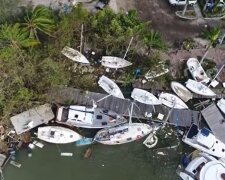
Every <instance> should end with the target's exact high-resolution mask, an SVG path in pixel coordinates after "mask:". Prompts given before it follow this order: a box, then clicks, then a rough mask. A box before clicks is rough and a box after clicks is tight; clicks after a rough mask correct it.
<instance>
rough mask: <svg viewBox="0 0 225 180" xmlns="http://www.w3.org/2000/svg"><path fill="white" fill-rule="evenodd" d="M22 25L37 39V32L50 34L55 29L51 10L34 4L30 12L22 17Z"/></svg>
mask: <svg viewBox="0 0 225 180" xmlns="http://www.w3.org/2000/svg"><path fill="white" fill-rule="evenodd" d="M24 20H25V23H24V25H25V26H26V27H27V28H28V30H29V31H30V37H34V38H36V39H37V40H38V41H39V37H38V32H42V33H44V34H47V35H49V36H52V32H53V31H54V29H55V21H54V18H53V16H52V12H51V11H50V10H49V9H48V8H47V7H45V6H36V7H35V9H33V11H32V12H31V13H28V14H27V16H26V17H25V18H24Z"/></svg>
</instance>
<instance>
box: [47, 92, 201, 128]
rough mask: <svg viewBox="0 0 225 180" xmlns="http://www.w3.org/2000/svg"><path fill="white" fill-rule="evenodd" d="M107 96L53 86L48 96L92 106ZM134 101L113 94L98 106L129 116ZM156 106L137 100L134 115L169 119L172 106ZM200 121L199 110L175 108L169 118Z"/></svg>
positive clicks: (183, 122)
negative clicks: (151, 115)
mask: <svg viewBox="0 0 225 180" xmlns="http://www.w3.org/2000/svg"><path fill="white" fill-rule="evenodd" d="M105 96H106V94H101V93H95V92H89V91H82V90H79V89H75V88H53V89H51V90H50V92H49V96H48V97H49V101H55V102H57V103H62V104H68V102H69V103H70V104H79V105H85V106H92V103H93V101H92V100H95V101H98V100H99V99H101V98H103V97H105ZM132 102H134V101H132V100H131V99H119V98H116V97H113V96H109V97H108V98H105V99H103V100H101V101H100V102H98V103H97V105H98V107H101V108H105V109H109V110H112V111H115V112H116V113H118V114H120V115H122V116H125V117H128V116H129V112H128V108H129V107H131V103H132ZM154 108H155V112H154ZM154 108H153V106H152V105H146V104H142V103H139V102H135V105H134V109H133V114H132V117H133V118H137V119H145V120H148V119H149V118H147V117H146V115H145V114H146V113H147V114H149V113H152V114H153V120H157V121H160V119H157V118H156V117H157V115H158V114H159V113H160V114H163V115H164V117H163V119H162V121H165V120H167V115H168V113H169V111H170V108H168V107H166V106H163V105H157V106H155V107H154ZM198 122H199V112H198V111H192V110H180V109H173V110H172V112H171V114H170V116H169V119H168V123H169V124H172V125H178V126H183V127H189V126H191V124H192V123H196V124H198Z"/></svg>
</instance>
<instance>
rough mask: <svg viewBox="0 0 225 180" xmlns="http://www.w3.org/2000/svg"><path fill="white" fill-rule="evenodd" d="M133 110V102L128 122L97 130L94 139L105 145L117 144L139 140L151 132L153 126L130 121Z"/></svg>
mask: <svg viewBox="0 0 225 180" xmlns="http://www.w3.org/2000/svg"><path fill="white" fill-rule="evenodd" d="M132 111H133V103H132V105H131V112H130V118H129V123H125V124H122V125H119V126H116V127H112V128H106V129H102V130H100V131H98V132H97V134H96V135H95V137H94V140H95V141H97V142H99V143H102V144H105V145H118V144H124V143H129V142H132V141H135V140H139V139H141V138H143V137H144V136H146V135H148V134H149V133H151V132H153V128H152V127H151V126H149V125H148V124H144V123H132V121H131V116H132Z"/></svg>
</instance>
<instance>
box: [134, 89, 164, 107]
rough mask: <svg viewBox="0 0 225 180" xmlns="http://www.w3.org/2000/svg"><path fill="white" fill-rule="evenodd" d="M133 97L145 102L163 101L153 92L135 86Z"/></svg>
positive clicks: (158, 102)
mask: <svg viewBox="0 0 225 180" xmlns="http://www.w3.org/2000/svg"><path fill="white" fill-rule="evenodd" d="M131 97H132V98H133V99H134V100H136V101H138V102H140V103H143V104H150V105H159V104H161V102H160V101H159V100H158V98H157V97H155V96H154V95H153V94H152V93H150V92H148V91H145V90H143V89H138V88H134V89H133V91H132V93H131Z"/></svg>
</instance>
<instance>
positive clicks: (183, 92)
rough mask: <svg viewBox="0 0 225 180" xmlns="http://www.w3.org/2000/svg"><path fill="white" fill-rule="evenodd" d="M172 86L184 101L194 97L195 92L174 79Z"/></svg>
mask: <svg viewBox="0 0 225 180" xmlns="http://www.w3.org/2000/svg"><path fill="white" fill-rule="evenodd" d="M170 86H171V89H172V90H173V92H175V93H176V94H177V95H178V96H179V97H180V98H181V99H182V100H183V101H184V102H187V101H189V100H190V99H192V97H193V94H192V93H191V92H190V91H189V90H188V89H187V88H186V87H185V86H183V85H182V84H180V83H178V82H175V81H172V82H171V84H170Z"/></svg>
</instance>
